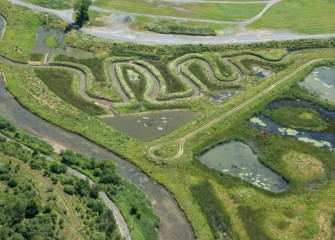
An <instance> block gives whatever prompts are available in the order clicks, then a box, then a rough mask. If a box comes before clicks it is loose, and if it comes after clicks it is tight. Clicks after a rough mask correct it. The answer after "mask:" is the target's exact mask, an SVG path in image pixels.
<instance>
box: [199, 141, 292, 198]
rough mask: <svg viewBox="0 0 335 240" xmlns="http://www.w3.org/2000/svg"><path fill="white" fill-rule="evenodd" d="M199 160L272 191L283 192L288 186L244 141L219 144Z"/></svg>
mask: <svg viewBox="0 0 335 240" xmlns="http://www.w3.org/2000/svg"><path fill="white" fill-rule="evenodd" d="M199 160H200V162H202V163H203V164H205V165H206V166H207V167H209V168H213V169H216V170H218V171H221V172H223V173H226V174H231V175H233V176H237V177H240V178H242V179H244V180H246V181H248V182H251V183H252V184H253V185H255V186H257V187H260V188H263V189H266V190H269V191H272V192H282V191H284V190H286V189H287V188H288V184H287V182H286V181H285V180H284V179H283V178H282V177H281V176H280V175H278V174H277V173H275V172H273V171H271V170H270V169H269V168H267V167H265V166H264V165H263V164H262V163H261V162H260V161H259V160H258V158H257V156H256V155H255V154H254V153H253V152H252V150H251V148H250V147H249V146H248V145H246V144H244V143H242V142H230V143H225V144H221V145H218V146H216V147H214V148H212V149H210V150H209V151H207V152H205V153H204V154H203V155H201V156H200V158H199Z"/></svg>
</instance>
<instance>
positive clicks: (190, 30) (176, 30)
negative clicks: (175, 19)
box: [147, 21, 216, 36]
mask: <svg viewBox="0 0 335 240" xmlns="http://www.w3.org/2000/svg"><path fill="white" fill-rule="evenodd" d="M147 29H148V30H149V31H152V32H157V33H163V34H183V35H193V36H197V35H198V36H215V35H216V33H215V31H214V29H213V28H211V27H195V26H186V25H177V24H171V23H169V22H168V21H161V22H158V23H149V24H148V25H147Z"/></svg>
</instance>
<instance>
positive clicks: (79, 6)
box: [74, 0, 92, 27]
mask: <svg viewBox="0 0 335 240" xmlns="http://www.w3.org/2000/svg"><path fill="white" fill-rule="evenodd" d="M91 4H92V0H77V1H76V2H75V4H74V10H75V12H76V21H75V24H76V25H78V26H79V27H82V26H83V25H84V24H85V22H87V21H88V20H89V15H88V9H89V7H90V5H91Z"/></svg>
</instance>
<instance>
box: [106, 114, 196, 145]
mask: <svg viewBox="0 0 335 240" xmlns="http://www.w3.org/2000/svg"><path fill="white" fill-rule="evenodd" d="M199 115H200V113H196V112H191V111H182V110H178V111H159V112H152V113H142V114H129V115H123V116H114V117H107V118H102V120H103V121H104V122H106V123H107V124H109V125H111V126H113V127H115V128H117V129H119V130H120V131H122V132H124V133H126V134H128V135H130V136H132V137H135V138H138V139H141V140H143V141H150V140H153V139H155V138H158V137H161V136H163V135H166V134H168V133H170V132H172V131H174V130H176V129H177V128H179V127H181V126H182V125H184V124H186V123H188V122H189V121H191V120H193V119H194V118H196V117H197V116H199Z"/></svg>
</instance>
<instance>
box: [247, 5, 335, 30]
mask: <svg viewBox="0 0 335 240" xmlns="http://www.w3.org/2000/svg"><path fill="white" fill-rule="evenodd" d="M334 12H335V2H334V1H332V0H318V1H313V0H295V1H291V0H283V1H282V2H279V3H277V4H276V5H274V6H272V7H271V8H270V9H269V10H268V12H266V13H265V15H264V16H263V17H262V18H261V19H260V20H258V21H256V22H255V23H253V24H252V25H250V26H249V27H250V28H252V29H261V28H267V29H274V30H282V29H288V30H291V31H294V32H299V33H305V34H317V33H318V34H322V33H334V32H335V27H334V26H335V18H334Z"/></svg>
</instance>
